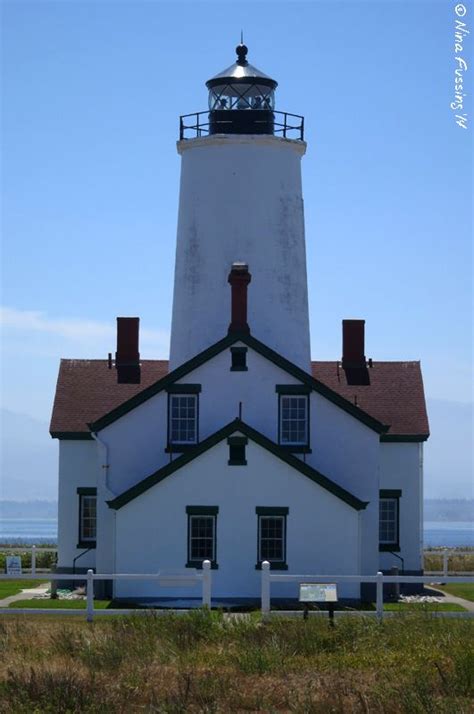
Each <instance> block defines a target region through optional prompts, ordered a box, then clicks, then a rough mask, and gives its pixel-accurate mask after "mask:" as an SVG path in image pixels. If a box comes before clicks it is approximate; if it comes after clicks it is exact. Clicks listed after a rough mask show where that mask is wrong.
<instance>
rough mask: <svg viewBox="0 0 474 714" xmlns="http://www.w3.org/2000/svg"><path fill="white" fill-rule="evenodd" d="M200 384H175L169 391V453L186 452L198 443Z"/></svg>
mask: <svg viewBox="0 0 474 714" xmlns="http://www.w3.org/2000/svg"><path fill="white" fill-rule="evenodd" d="M200 391H201V385H200V384H175V385H173V386H172V387H169V389H168V449H167V450H168V451H177V452H179V451H184V450H185V449H186V447H191V446H193V445H194V444H197V443H198V440H199V438H198V431H199V429H198V426H199V392H200Z"/></svg>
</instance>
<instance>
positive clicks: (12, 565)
mask: <svg viewBox="0 0 474 714" xmlns="http://www.w3.org/2000/svg"><path fill="white" fill-rule="evenodd" d="M6 567H7V575H21V557H20V556H19V555H7V558H6Z"/></svg>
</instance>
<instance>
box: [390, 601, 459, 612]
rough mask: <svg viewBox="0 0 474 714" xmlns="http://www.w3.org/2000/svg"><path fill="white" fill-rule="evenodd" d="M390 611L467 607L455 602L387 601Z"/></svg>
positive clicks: (449, 610) (444, 610)
mask: <svg viewBox="0 0 474 714" xmlns="http://www.w3.org/2000/svg"><path fill="white" fill-rule="evenodd" d="M383 609H384V610H388V611H389V612H390V611H392V612H406V611H408V610H412V611H413V610H416V611H418V612H420V611H422V612H440V611H443V612H465V611H466V608H465V607H462V606H461V605H457V604H456V603H454V602H427V603H425V602H387V603H385V604H384V606H383Z"/></svg>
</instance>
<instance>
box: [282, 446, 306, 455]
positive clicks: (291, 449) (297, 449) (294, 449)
mask: <svg viewBox="0 0 474 714" xmlns="http://www.w3.org/2000/svg"><path fill="white" fill-rule="evenodd" d="M279 447H280V449H283V451H288V453H290V454H312V453H313V449H311V448H310V447H309V446H303V445H298V444H294V445H292V444H279Z"/></svg>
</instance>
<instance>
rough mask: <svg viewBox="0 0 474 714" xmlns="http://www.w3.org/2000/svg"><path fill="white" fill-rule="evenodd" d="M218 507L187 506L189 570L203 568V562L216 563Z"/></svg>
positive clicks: (214, 564) (213, 565)
mask: <svg viewBox="0 0 474 714" xmlns="http://www.w3.org/2000/svg"><path fill="white" fill-rule="evenodd" d="M218 512H219V508H218V506H187V507H186V513H187V515H188V561H187V563H186V567H187V568H202V562H203V560H210V561H211V566H212V567H213V568H217V563H216V530H217V529H216V526H217V514H218Z"/></svg>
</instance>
